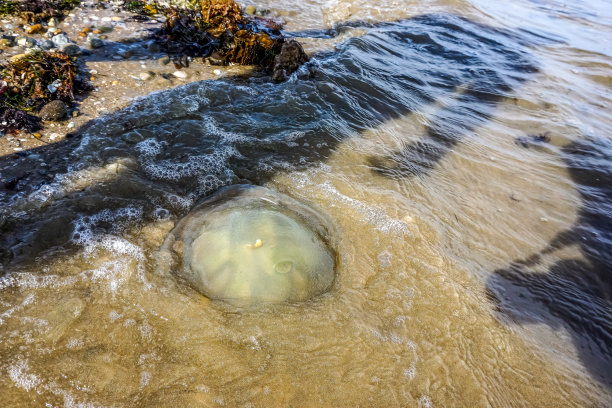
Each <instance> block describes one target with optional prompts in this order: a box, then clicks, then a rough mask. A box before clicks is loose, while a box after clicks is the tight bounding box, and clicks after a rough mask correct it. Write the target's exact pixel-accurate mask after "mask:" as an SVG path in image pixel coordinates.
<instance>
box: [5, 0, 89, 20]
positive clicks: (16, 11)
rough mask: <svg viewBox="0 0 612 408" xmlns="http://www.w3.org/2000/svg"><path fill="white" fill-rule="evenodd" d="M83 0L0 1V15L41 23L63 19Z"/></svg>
mask: <svg viewBox="0 0 612 408" xmlns="http://www.w3.org/2000/svg"><path fill="white" fill-rule="evenodd" d="M80 3H81V0H20V1H15V0H0V15H2V16H7V15H16V16H19V17H21V18H22V19H23V20H24V21H25V22H26V23H40V22H42V21H46V20H48V19H50V18H52V17H55V18H58V19H62V18H63V17H64V12H66V11H69V10H72V9H73V8H75V7H76V6H78V5H79V4H80Z"/></svg>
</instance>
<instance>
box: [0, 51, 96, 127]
mask: <svg viewBox="0 0 612 408" xmlns="http://www.w3.org/2000/svg"><path fill="white" fill-rule="evenodd" d="M77 70H78V67H77V64H76V62H75V61H74V59H73V58H71V57H69V56H68V55H66V54H64V53H62V52H47V51H35V52H33V53H31V54H28V55H22V56H17V57H13V58H12V59H11V61H10V62H8V63H7V64H6V65H0V117H1V118H2V120H1V121H0V130H3V131H5V132H7V131H13V130H17V129H21V130H28V131H32V130H36V129H38V124H39V122H40V120H39V119H38V118H36V117H34V116H32V113H33V112H36V111H38V110H39V109H40V108H41V107H42V106H43V105H45V104H46V103H48V102H50V101H52V100H56V99H58V100H61V101H63V102H66V103H71V102H72V101H73V100H74V95H75V93H81V92H85V91H87V90H89V89H90V86H89V85H88V84H86V83H84V82H81V81H79V80H78V79H77Z"/></svg>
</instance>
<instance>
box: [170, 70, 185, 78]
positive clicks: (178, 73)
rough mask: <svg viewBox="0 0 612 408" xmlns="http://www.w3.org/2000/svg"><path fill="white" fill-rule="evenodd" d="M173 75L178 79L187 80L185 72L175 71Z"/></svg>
mask: <svg viewBox="0 0 612 408" xmlns="http://www.w3.org/2000/svg"><path fill="white" fill-rule="evenodd" d="M172 75H174V76H175V77H177V78H180V79H186V78H187V73H186V72H185V71H174V72H173V73H172Z"/></svg>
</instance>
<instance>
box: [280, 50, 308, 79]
mask: <svg viewBox="0 0 612 408" xmlns="http://www.w3.org/2000/svg"><path fill="white" fill-rule="evenodd" d="M305 62H308V56H307V55H306V53H305V52H304V49H303V48H302V45H301V44H300V43H299V42H297V41H295V40H288V41H286V42H285V43H284V44H283V47H282V48H281V51H280V53H279V54H277V55H276V57H274V66H273V68H272V81H274V82H282V81H284V80H285V79H287V77H289V75H291V74H292V73H294V72H295V71H297V69H298V68H299V67H300V65H302V64H304V63H305Z"/></svg>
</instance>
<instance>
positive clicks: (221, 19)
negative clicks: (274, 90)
mask: <svg viewBox="0 0 612 408" xmlns="http://www.w3.org/2000/svg"><path fill="white" fill-rule="evenodd" d="M140 3H143V2H140ZM155 7H156V10H159V11H160V12H161V13H162V14H164V15H165V16H166V21H165V22H164V24H163V25H162V27H161V29H160V30H158V31H157V33H156V34H155V38H156V39H157V41H158V42H159V43H160V44H161V45H162V46H163V47H165V49H166V51H167V52H168V53H170V54H175V55H176V54H178V55H179V56H181V55H188V56H190V57H209V56H211V55H212V58H210V59H209V62H211V63H214V64H215V65H229V64H240V65H256V66H259V67H260V68H262V69H263V70H264V71H267V72H271V73H274V75H273V78H274V80H275V81H281V80H283V79H284V78H285V77H286V75H289V74H291V73H292V72H293V71H295V70H296V69H297V68H298V67H299V65H301V64H302V63H304V62H306V61H307V60H308V57H306V54H305V53H304V51H303V49H302V47H301V46H300V45H299V43H297V42H296V41H292V40H291V41H287V40H286V39H285V38H284V37H283V35H282V33H281V31H280V30H281V28H282V24H280V23H279V22H277V21H274V20H270V19H263V18H256V17H250V16H246V15H245V14H244V13H243V11H242V8H241V7H240V6H239V5H238V4H237V3H236V2H234V1H233V0H201V1H200V2H199V4H198V7H197V8H196V9H193V10H192V9H177V8H174V7H170V8H160V7H159V6H157V5H156V6H155ZM286 44H292V47H290V48H291V51H292V52H291V53H290V55H287V56H285V57H284V61H285V63H284V64H283V65H282V69H280V70H279V69H277V67H276V65H278V58H277V56H279V55H280V54H281V53H282V52H283V49H286V48H287V47H284V45H286ZM295 44H297V46H295ZM294 57H295V63H286V62H287V59H288V58H294ZM179 65H180V64H179Z"/></svg>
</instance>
